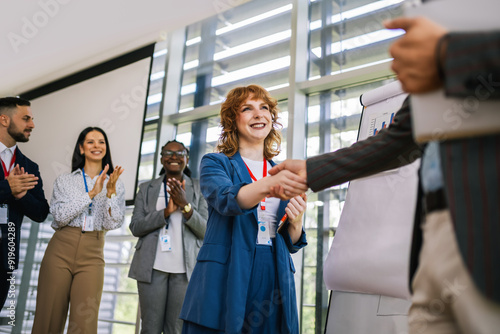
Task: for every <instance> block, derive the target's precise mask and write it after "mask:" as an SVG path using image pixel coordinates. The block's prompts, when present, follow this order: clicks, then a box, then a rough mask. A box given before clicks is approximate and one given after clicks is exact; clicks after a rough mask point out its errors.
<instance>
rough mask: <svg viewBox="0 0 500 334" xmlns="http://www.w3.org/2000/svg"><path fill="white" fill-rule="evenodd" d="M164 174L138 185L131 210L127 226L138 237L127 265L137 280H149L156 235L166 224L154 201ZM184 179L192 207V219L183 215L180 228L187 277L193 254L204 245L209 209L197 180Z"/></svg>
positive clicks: (190, 269)
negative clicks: (130, 218) (131, 257)
mask: <svg viewBox="0 0 500 334" xmlns="http://www.w3.org/2000/svg"><path fill="white" fill-rule="evenodd" d="M164 177H165V176H164V175H162V176H160V177H159V178H157V179H155V180H152V181H149V182H145V183H143V184H141V185H140V186H139V192H138V193H137V196H136V198H135V207H134V213H133V215H132V221H131V222H130V226H129V228H130V231H132V234H133V235H134V236H136V237H139V240H138V241H137V244H136V246H135V254H134V258H133V259H132V263H131V264H130V271H129V273H128V276H129V277H130V278H133V279H135V280H138V281H140V282H146V283H151V275H152V273H153V265H154V262H155V257H156V247H157V246H158V236H159V234H160V229H162V228H164V227H165V219H164V217H163V210H160V211H157V210H156V202H157V201H158V195H159V193H160V189H161V187H162V186H163V185H162V183H163V179H164ZM184 180H186V198H187V200H188V202H189V203H191V206H192V208H193V215H192V216H191V218H189V220H185V219H184V218H183V223H184V224H183V229H182V240H183V243H182V245H183V248H184V263H185V264H186V275H187V278H188V280H189V279H190V278H191V274H192V272H193V269H194V266H195V264H196V257H197V256H198V252H199V251H200V248H201V245H202V244H203V238H204V236H205V230H206V229H207V218H208V209H207V203H206V202H205V199H204V198H203V196H202V195H201V191H200V183H199V181H198V180H195V179H191V178H190V177H188V176H186V175H184Z"/></svg>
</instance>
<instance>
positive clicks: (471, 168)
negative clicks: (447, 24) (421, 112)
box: [269, 18, 500, 334]
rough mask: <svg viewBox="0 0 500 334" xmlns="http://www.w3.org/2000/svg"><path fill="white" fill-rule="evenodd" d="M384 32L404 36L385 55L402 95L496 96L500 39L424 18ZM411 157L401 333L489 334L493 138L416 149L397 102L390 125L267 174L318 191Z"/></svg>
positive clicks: (498, 197) (498, 315) (495, 172)
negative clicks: (415, 209)
mask: <svg viewBox="0 0 500 334" xmlns="http://www.w3.org/2000/svg"><path fill="white" fill-rule="evenodd" d="M386 27H387V28H390V29H395V28H402V29H405V30H406V34H405V35H404V36H403V37H402V38H400V39H399V40H397V41H396V42H395V43H394V44H393V45H392V46H391V49H390V51H391V55H392V56H393V57H394V61H393V65H392V69H393V70H394V71H395V72H396V74H397V75H398V79H399V80H400V81H401V83H402V86H403V89H404V90H405V91H407V92H409V93H424V92H428V91H432V90H434V89H437V88H441V87H443V88H444V90H445V92H446V94H447V95H448V96H453V97H463V98H465V99H467V98H469V99H470V98H474V97H477V96H478V92H479V93H480V97H484V96H485V93H487V94H488V98H494V99H499V98H500V61H499V59H500V32H485V33H469V34H466V33H447V32H446V30H445V29H444V28H442V27H440V26H439V25H437V24H435V23H433V22H431V21H429V20H427V19H425V18H415V19H408V18H400V19H396V20H393V21H391V22H388V23H387V24H386ZM476 100H479V99H478V98H476ZM478 102H480V101H478ZM463 121H467V120H466V119H464V120H463ZM421 155H423V159H422V167H421V172H420V181H421V182H420V183H421V192H422V194H423V196H422V201H420V202H419V207H420V208H422V209H423V210H424V211H423V212H422V213H423V216H424V217H423V219H422V220H421V219H420V218H417V219H416V220H415V229H414V231H415V233H414V238H413V246H412V255H411V257H412V258H411V262H412V265H411V267H412V268H413V270H412V273H411V276H412V290H413V296H412V307H411V309H410V313H409V325H410V333H412V334H413V333H436V334H437V333H494V332H497V331H498V329H499V328H500V284H499V283H500V172H499V171H500V134H498V133H497V134H491V135H487V136H478V137H471V138H463V139H456V140H448V141H443V142H441V143H438V142H431V143H429V144H428V145H426V146H424V147H420V146H419V145H417V144H416V143H415V142H414V140H413V134H412V128H411V114H410V105H409V102H408V100H406V101H405V102H404V104H403V106H402V107H401V109H400V111H399V112H398V113H397V115H396V117H395V122H394V123H393V124H391V126H390V127H389V128H388V129H385V130H383V131H381V132H380V133H379V134H378V135H376V136H373V137H370V138H368V139H366V140H364V141H361V142H358V143H355V144H354V145H352V146H351V147H348V148H345V149H341V150H338V151H335V152H332V153H327V154H323V155H320V156H316V157H312V158H309V159H307V160H306V161H302V160H287V161H285V162H284V163H282V164H281V165H279V166H277V167H275V168H273V169H272V170H270V171H269V173H270V174H274V173H277V172H279V170H282V169H288V170H291V171H293V172H295V173H297V174H299V175H302V176H304V177H307V182H308V185H309V186H310V187H311V189H313V190H314V191H319V190H322V189H325V188H327V187H331V186H333V185H337V184H340V183H343V182H347V181H350V180H353V179H356V178H360V177H364V176H368V175H372V174H375V173H378V172H380V171H384V170H388V169H392V168H395V167H398V166H402V165H405V164H407V163H410V162H412V161H414V160H415V159H416V158H418V157H419V156H421ZM415 269H416V272H415Z"/></svg>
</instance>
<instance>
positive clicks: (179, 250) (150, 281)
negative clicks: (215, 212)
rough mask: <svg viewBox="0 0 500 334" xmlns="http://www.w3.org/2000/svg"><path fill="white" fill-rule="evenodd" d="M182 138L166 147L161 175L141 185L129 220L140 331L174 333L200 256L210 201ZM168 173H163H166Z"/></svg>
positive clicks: (180, 321)
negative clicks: (134, 242) (194, 173)
mask: <svg viewBox="0 0 500 334" xmlns="http://www.w3.org/2000/svg"><path fill="white" fill-rule="evenodd" d="M188 162H189V151H188V149H187V148H186V147H185V146H184V144H182V143H181V142H178V141H175V140H173V141H169V142H168V143H166V144H165V146H163V147H162V150H161V163H162V165H163V169H162V170H161V172H160V177H159V178H157V179H155V180H152V181H149V182H146V183H143V184H141V186H140V188H139V193H138V194H137V197H136V200H135V207H134V214H133V216H132V221H131V223H130V230H131V231H132V234H133V235H134V236H136V237H139V240H138V242H137V246H136V247H135V249H136V251H135V254H134V258H133V260H132V263H131V265H130V272H129V277H131V278H133V279H136V280H137V288H138V291H139V305H140V308H141V320H142V332H141V333H175V334H179V333H180V332H181V329H182V320H180V319H179V313H180V310H181V306H182V303H183V301H184V294H185V292H186V288H187V285H188V281H189V279H190V278H191V273H192V272H193V268H194V265H195V263H196V257H197V256H198V252H199V250H200V247H201V244H202V243H203V239H204V236H205V230H206V226H207V217H208V211H207V204H206V202H205V199H204V198H203V196H202V195H201V191H200V184H199V181H198V180H196V179H192V178H191V171H190V170H189V168H188V167H187V164H188ZM162 174H165V175H162Z"/></svg>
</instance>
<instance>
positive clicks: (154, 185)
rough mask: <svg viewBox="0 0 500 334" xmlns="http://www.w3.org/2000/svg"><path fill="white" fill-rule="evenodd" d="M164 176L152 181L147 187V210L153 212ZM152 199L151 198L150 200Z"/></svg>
mask: <svg viewBox="0 0 500 334" xmlns="http://www.w3.org/2000/svg"><path fill="white" fill-rule="evenodd" d="M164 178H165V176H162V177H159V178H157V179H155V180H153V182H151V184H150V185H149V187H148V197H147V199H146V200H147V203H148V209H149V212H154V211H156V202H158V197H159V195H160V189H162V190H163V179H164ZM151 199H153V200H151Z"/></svg>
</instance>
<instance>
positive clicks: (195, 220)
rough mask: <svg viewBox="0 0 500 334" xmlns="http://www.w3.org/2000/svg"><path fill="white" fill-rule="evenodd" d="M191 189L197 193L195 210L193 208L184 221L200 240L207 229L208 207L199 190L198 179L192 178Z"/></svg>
mask: <svg viewBox="0 0 500 334" xmlns="http://www.w3.org/2000/svg"><path fill="white" fill-rule="evenodd" d="M193 188H194V189H193V190H194V192H196V193H197V196H195V198H196V199H197V203H196V210H195V209H194V208H193V214H192V215H191V217H189V219H188V220H186V221H185V222H184V224H186V226H187V227H189V229H190V230H191V231H192V232H193V234H194V235H196V237H197V238H198V239H200V240H203V239H204V238H205V231H206V230H207V219H208V208H207V202H206V201H205V198H203V196H202V195H201V190H200V186H199V183H198V181H196V180H193Z"/></svg>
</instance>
